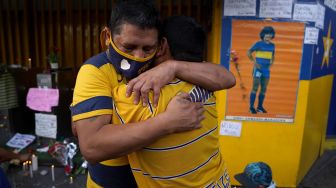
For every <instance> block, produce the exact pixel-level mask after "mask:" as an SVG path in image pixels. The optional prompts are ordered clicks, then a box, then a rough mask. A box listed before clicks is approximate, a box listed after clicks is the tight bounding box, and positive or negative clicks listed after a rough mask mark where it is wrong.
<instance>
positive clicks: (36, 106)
mask: <svg viewBox="0 0 336 188" xmlns="http://www.w3.org/2000/svg"><path fill="white" fill-rule="evenodd" d="M58 100H59V91H58V89H49V88H43V89H42V88H30V89H29V91H28V94H27V101H26V102H27V106H28V107H29V108H30V109H32V110H36V111H41V112H51V107H53V106H57V105H58Z"/></svg>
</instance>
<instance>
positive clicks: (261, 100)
mask: <svg viewBox="0 0 336 188" xmlns="http://www.w3.org/2000/svg"><path fill="white" fill-rule="evenodd" d="M304 32H305V26H304V23H298V22H272V21H257V20H238V19H233V20H232V39H231V44H232V46H231V56H230V58H231V64H230V71H231V72H233V73H234V74H235V77H236V78H237V86H236V87H234V88H232V89H229V90H227V92H228V96H227V107H226V108H227V109H226V114H225V119H226V120H250V121H274V122H293V121H294V117H295V105H296V99H297V90H298V84H299V72H300V64H301V57H302V48H303V39H304Z"/></svg>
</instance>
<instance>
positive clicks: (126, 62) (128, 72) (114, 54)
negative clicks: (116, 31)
mask: <svg viewBox="0 0 336 188" xmlns="http://www.w3.org/2000/svg"><path fill="white" fill-rule="evenodd" d="M155 54H156V51H155V52H154V53H153V54H151V55H149V56H148V57H146V58H137V57H134V56H131V55H129V54H127V53H125V52H123V51H121V50H119V49H118V48H117V47H116V46H115V44H114V43H113V42H112V40H111V39H110V45H109V47H108V50H107V56H108V59H109V60H110V61H111V63H112V64H113V66H114V68H115V69H116V70H117V72H119V73H120V74H122V75H123V76H124V77H125V78H126V79H128V80H130V79H132V78H135V77H137V76H138V75H139V74H141V73H143V72H144V71H146V70H147V69H148V68H149V66H150V64H151V63H152V62H153V60H154V56H155Z"/></svg>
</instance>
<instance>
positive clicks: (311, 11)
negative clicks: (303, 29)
mask: <svg viewBox="0 0 336 188" xmlns="http://www.w3.org/2000/svg"><path fill="white" fill-rule="evenodd" d="M316 11H317V5H316V4H295V5H294V14H293V19H294V20H300V21H309V22H315V20H316Z"/></svg>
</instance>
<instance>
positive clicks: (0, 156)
mask: <svg viewBox="0 0 336 188" xmlns="http://www.w3.org/2000/svg"><path fill="white" fill-rule="evenodd" d="M11 159H19V154H16V153H14V152H11V151H7V150H5V149H2V148H0V162H4V161H9V160H11Z"/></svg>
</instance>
